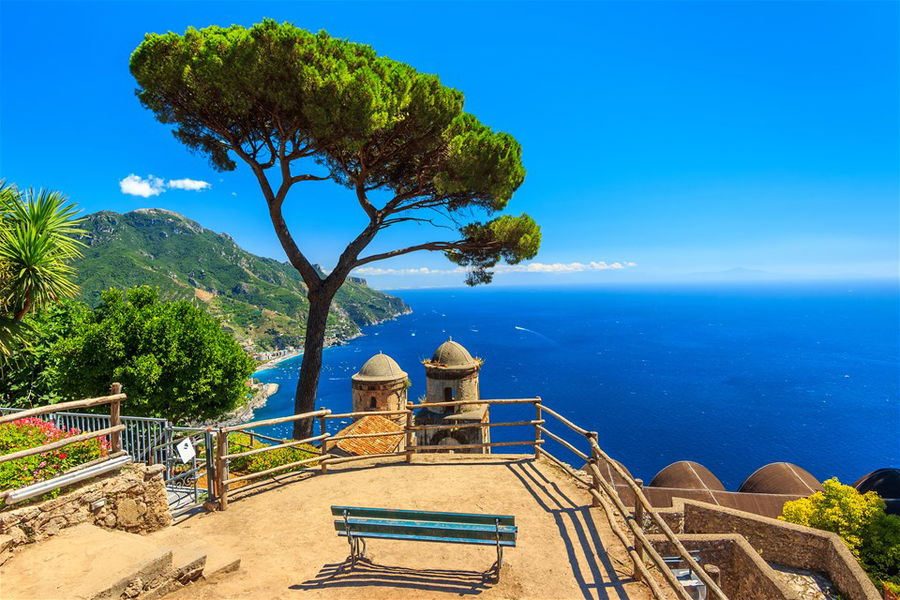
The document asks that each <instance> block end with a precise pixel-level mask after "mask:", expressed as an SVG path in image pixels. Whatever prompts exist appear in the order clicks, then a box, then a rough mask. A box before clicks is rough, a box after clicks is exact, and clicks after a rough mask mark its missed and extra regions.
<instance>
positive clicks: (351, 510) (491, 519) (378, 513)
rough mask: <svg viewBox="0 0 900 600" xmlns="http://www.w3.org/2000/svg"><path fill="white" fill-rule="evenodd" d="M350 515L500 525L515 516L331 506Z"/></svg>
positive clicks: (512, 521) (340, 513)
mask: <svg viewBox="0 0 900 600" xmlns="http://www.w3.org/2000/svg"><path fill="white" fill-rule="evenodd" d="M345 510H346V511H347V514H348V516H350V517H363V518H374V519H398V520H400V519H402V520H409V521H430V522H445V523H473V524H478V525H494V523H495V521H497V520H499V521H500V525H515V524H516V518H515V517H514V516H512V515H483V514H468V513H450V512H433V511H426V510H395V509H390V508H366V507H359V506H332V507H331V514H332V515H334V516H336V517H342V516H343V515H344V511H345Z"/></svg>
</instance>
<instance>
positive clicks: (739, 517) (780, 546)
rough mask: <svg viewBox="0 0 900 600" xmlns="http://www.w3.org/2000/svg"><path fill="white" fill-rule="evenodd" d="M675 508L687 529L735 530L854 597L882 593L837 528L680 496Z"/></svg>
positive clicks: (777, 559)
mask: <svg viewBox="0 0 900 600" xmlns="http://www.w3.org/2000/svg"><path fill="white" fill-rule="evenodd" d="M660 512H662V511H660ZM673 512H681V513H683V515H684V517H683V518H684V526H683V529H682V530H681V531H682V532H683V533H689V534H690V533H736V534H739V535H741V536H743V537H744V538H746V539H747V541H748V542H749V543H750V545H751V546H752V547H753V548H754V549H755V550H756V551H757V552H758V553H759V555H760V556H762V558H763V559H764V560H766V561H768V562H772V563H778V564H781V565H785V566H788V567H794V568H799V569H807V570H810V571H821V572H824V573H827V574H828V577H829V578H830V579H831V582H832V583H833V584H834V585H835V586H836V587H837V588H838V590H840V592H841V593H842V594H843V595H844V596H846V597H847V598H849V599H850V600H878V599H879V598H881V596H880V594H879V593H878V590H876V589H875V586H874V585H872V582H871V580H870V579H869V577H868V576H867V575H866V573H865V571H863V569H862V567H860V566H859V563H858V562H857V561H856V559H855V558H854V557H853V554H851V553H850V550H849V549H848V548H847V546H846V545H845V544H844V542H843V541H841V539H840V538H839V537H838V536H837V535H836V534H834V533H830V532H827V531H821V530H818V529H813V528H811V527H804V526H802V525H795V524H793V523H787V522H785V521H779V520H778V519H770V518H769V517H761V516H759V515H754V514H751V513H747V512H744V511H739V510H734V509H731V508H725V507H722V506H715V505H712V504H707V503H705V502H696V501H693V500H684V499H676V500H675V502H674V507H673ZM679 537H680V536H679Z"/></svg>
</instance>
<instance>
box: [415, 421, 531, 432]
mask: <svg viewBox="0 0 900 600" xmlns="http://www.w3.org/2000/svg"><path fill="white" fill-rule="evenodd" d="M544 422H545V421H537V420H535V421H509V422H501V423H493V422H489V423H463V424H459V425H414V426H413V427H411V428H410V429H412V430H413V431H425V430H429V431H434V430H439V429H475V428H477V427H509V426H514V425H541V424H543V423H544Z"/></svg>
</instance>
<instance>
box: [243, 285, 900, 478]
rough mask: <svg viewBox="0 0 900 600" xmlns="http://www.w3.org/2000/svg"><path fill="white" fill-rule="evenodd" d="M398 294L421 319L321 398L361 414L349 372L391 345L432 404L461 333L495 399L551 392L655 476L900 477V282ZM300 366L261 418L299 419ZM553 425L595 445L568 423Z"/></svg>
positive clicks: (340, 364) (335, 379)
mask: <svg viewBox="0 0 900 600" xmlns="http://www.w3.org/2000/svg"><path fill="white" fill-rule="evenodd" d="M389 293H393V294H394V295H397V296H400V297H401V298H403V300H404V301H406V303H407V304H409V306H410V307H411V308H412V309H413V312H412V314H409V315H405V316H401V317H399V318H397V319H395V320H392V321H387V322H384V323H381V324H378V325H374V326H371V327H366V328H364V331H363V333H364V335H363V336H361V337H359V338H356V339H354V340H351V341H350V342H349V343H347V344H346V345H343V346H338V347H333V348H328V349H326V350H325V354H324V361H323V365H324V366H323V370H322V374H321V379H320V384H319V393H318V403H317V405H318V406H320V407H327V408H330V409H332V410H333V411H334V412H347V411H350V408H351V407H350V376H351V375H352V374H353V373H354V372H356V371H357V370H358V369H359V368H360V366H361V365H362V364H363V363H364V362H365V361H366V360H367V359H368V358H369V357H370V356H372V355H373V354H376V353H378V352H384V353H386V354H389V355H390V356H392V357H393V358H394V359H395V360H396V361H397V362H398V363H399V364H400V366H401V368H403V369H404V370H405V371H407V372H408V373H409V378H410V379H411V381H412V387H411V388H410V389H409V398H410V400H415V399H418V398H420V397H422V396H423V395H424V391H425V385H424V384H425V371H424V367H423V366H422V361H423V360H425V359H427V358H429V357H430V356H431V354H432V353H433V351H434V349H435V348H436V347H437V346H438V345H439V344H440V343H442V342H443V341H445V340H447V339H451V338H452V339H453V340H455V341H457V342H459V343H461V344H462V345H464V346H465V347H466V348H467V349H468V350H469V351H470V352H471V353H472V355H473V356H477V357H479V358H481V359H483V360H484V366H483V367H482V369H481V375H480V382H481V396H482V397H483V398H525V397H534V396H540V397H541V398H542V399H543V401H544V403H545V404H546V405H547V406H549V407H551V408H553V409H555V410H557V411H558V412H560V413H561V414H563V415H564V416H566V417H567V418H569V419H571V420H572V421H574V422H575V423H577V424H579V425H580V426H582V427H584V428H586V429H589V430H594V431H597V432H598V434H599V442H600V445H601V447H603V448H604V450H605V451H606V452H607V453H608V454H609V455H610V456H612V457H613V458H616V459H617V460H619V461H621V462H622V463H623V464H624V465H625V466H626V467H627V468H628V469H629V470H630V471H631V473H632V474H633V475H634V476H635V477H641V478H643V479H644V480H645V482H648V483H649V481H650V480H651V479H652V478H653V476H654V475H655V474H656V473H657V472H658V471H659V470H660V469H662V468H663V467H665V466H666V465H668V464H671V463H673V462H675V461H679V460H693V461H697V462H699V463H701V464H703V465H705V466H706V467H707V468H709V469H710V470H711V471H712V472H713V473H714V474H715V475H716V476H717V477H718V478H719V479H720V480H721V481H722V483H723V484H724V485H725V487H726V489H729V490H736V489H737V488H738V487H739V486H740V484H741V482H742V481H744V479H746V478H747V477H748V476H749V475H750V474H751V473H752V472H753V471H755V470H756V469H758V468H759V467H762V466H763V465H765V464H767V463H770V462H776V461H787V462H791V463H795V464H797V465H799V466H801V467H803V468H804V469H806V470H808V471H809V472H811V473H812V474H813V475H814V476H816V477H817V478H818V479H819V480H824V479H827V478H829V477H833V476H837V477H838V478H839V479H840V480H841V481H842V482H845V483H853V482H854V481H856V480H857V479H859V478H860V477H862V476H863V475H865V474H866V473H868V472H870V471H872V470H874V469H877V468H881V467H900V294H898V286H897V283H896V282H890V283H873V282H846V283H833V282H831V283H803V284H784V283H778V284H776V283H752V284H750V283H745V284H718V285H711V284H703V285H700V284H697V285H669V286H664V285H654V286H650V285H636V284H633V285H618V286H602V287H600V286H598V287H558V288H553V287H535V288H522V287H506V288H501V287H490V286H485V287H480V288H460V289H421V290H403V291H395V292H389ZM300 360H301V357H296V358H293V359H289V360H286V361H284V362H282V363H280V364H278V365H276V366H275V367H273V368H270V369H267V370H264V371H260V372H258V373H256V374H255V377H257V378H259V379H260V380H262V381H264V382H274V383H278V384H280V389H279V391H278V393H277V394H275V395H274V396H273V397H271V398H270V399H269V401H268V403H267V405H266V406H265V407H264V408H262V409H259V410H257V411H256V418H259V419H262V418H270V417H276V416H284V415H288V414H291V413H293V412H294V411H293V395H294V389H295V386H296V382H297V377H298V373H299V368H300ZM491 416H492V419H493V420H494V421H498V420H507V421H511V420H529V419H531V418H533V411H532V409H531V408H530V406H527V405H526V406H522V405H510V406H495V407H494V408H492V411H491ZM345 424H346V423H339V422H337V421H335V422H333V423H332V425H333V427H334V428H335V429H337V428H340V427H342V426H343V425H345ZM551 426H552V430H553V431H554V432H556V433H558V434H560V435H564V436H565V437H566V438H567V439H570V440H571V441H573V442H576V443H579V446H580V447H584V444H583V442H580V441H579V440H578V436H577V435H575V434H572V433H571V432H569V431H568V430H567V429H565V427H563V426H561V425H559V424H558V423H557V424H554V423H552V422H551ZM270 433H275V434H276V435H282V436H288V435H289V433H290V431H289V428H288V427H286V426H278V427H276V428H273V429H272V430H271V431H270ZM492 437H493V440H494V441H511V442H512V441H522V440H530V439H532V437H533V431H531V430H526V429H524V428H520V427H497V428H494V429H493V430H492ZM548 449H550V450H551V451H552V452H553V453H554V454H555V455H557V456H559V457H560V458H561V459H563V460H564V461H566V462H569V463H571V464H573V465H576V466H581V465H582V464H583V462H584V461H582V460H580V459H579V458H578V457H577V456H575V455H574V454H572V453H571V452H569V451H568V450H567V449H565V448H564V447H562V446H560V445H558V444H556V443H555V442H553V441H552V440H551V441H550V442H548ZM503 450H506V449H505V448H504V449H503ZM512 450H513V451H515V448H513V449H512ZM520 450H521V451H526V450H527V449H520Z"/></svg>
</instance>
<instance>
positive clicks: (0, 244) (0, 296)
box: [0, 180, 84, 354]
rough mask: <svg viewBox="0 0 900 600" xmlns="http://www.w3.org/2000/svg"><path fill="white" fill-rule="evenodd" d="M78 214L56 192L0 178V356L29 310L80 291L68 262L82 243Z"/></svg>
mask: <svg viewBox="0 0 900 600" xmlns="http://www.w3.org/2000/svg"><path fill="white" fill-rule="evenodd" d="M77 212H78V211H77V209H76V208H75V205H74V204H71V203H69V202H68V199H67V198H66V197H65V196H64V195H63V194H61V193H59V192H53V191H48V190H37V191H35V190H31V189H29V190H28V191H26V192H24V193H23V192H21V191H20V190H19V189H18V188H16V187H15V186H14V185H7V184H6V182H5V181H2V180H0V354H8V353H9V342H10V341H11V338H12V337H13V336H14V335H15V332H16V330H17V329H18V328H19V323H20V321H21V320H22V319H23V318H24V317H25V315H27V314H28V313H29V312H30V311H32V310H35V309H37V308H39V307H40V306H42V305H44V304H47V303H49V302H53V301H55V300H58V299H60V298H65V297H71V296H74V295H75V294H76V293H77V292H78V287H77V286H76V285H75V284H74V283H73V281H72V276H73V275H74V273H75V271H74V269H73V268H72V267H71V265H70V264H69V263H70V262H71V261H72V259H75V258H77V257H79V256H81V251H80V249H79V248H80V247H81V246H83V245H84V244H83V243H82V242H80V241H79V240H77V239H76V237H75V236H77V235H79V234H81V233H84V232H83V230H82V229H80V228H79V224H80V222H81V220H80V219H78V218H76V215H77Z"/></svg>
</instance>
